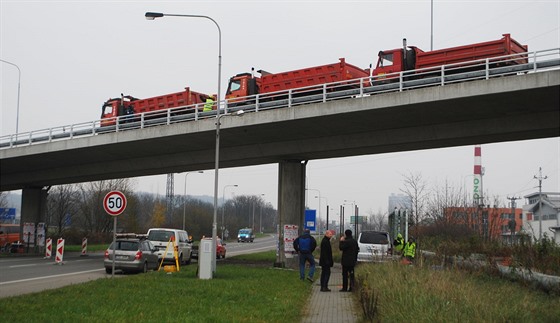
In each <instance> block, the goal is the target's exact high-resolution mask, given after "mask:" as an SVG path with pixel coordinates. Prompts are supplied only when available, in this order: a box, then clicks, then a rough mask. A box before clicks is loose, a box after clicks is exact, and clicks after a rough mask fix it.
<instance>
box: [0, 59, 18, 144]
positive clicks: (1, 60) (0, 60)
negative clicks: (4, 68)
mask: <svg viewBox="0 0 560 323" xmlns="http://www.w3.org/2000/svg"><path fill="white" fill-rule="evenodd" d="M0 62H3V63H6V64H9V65H12V66H15V67H16V68H17V70H18V85H17V108H16V140H17V135H18V133H19V89H20V84H21V70H20V69H19V66H17V65H16V64H14V63H11V62H8V61H5V60H3V59H0Z"/></svg>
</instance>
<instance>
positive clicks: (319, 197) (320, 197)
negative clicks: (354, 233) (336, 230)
mask: <svg viewBox="0 0 560 323" xmlns="http://www.w3.org/2000/svg"><path fill="white" fill-rule="evenodd" d="M315 198H316V199H317V198H318V199H319V220H320V219H322V217H321V199H325V203H326V206H327V222H329V221H328V216H329V200H327V198H326V197H322V196H321V195H319V196H315ZM317 222H319V221H317ZM327 227H328V223H327ZM319 233H321V223H319Z"/></svg>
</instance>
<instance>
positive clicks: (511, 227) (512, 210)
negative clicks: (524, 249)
mask: <svg viewBox="0 0 560 323" xmlns="http://www.w3.org/2000/svg"><path fill="white" fill-rule="evenodd" d="M507 199H508V200H510V201H511V219H510V220H509V221H508V228H509V230H510V231H509V232H510V243H511V244H513V233H514V231H515V227H516V226H517V222H516V221H515V208H516V206H517V205H516V204H515V200H519V199H521V198H520V197H515V196H513V197H509V196H508V198H507ZM511 221H513V224H512V222H511Z"/></svg>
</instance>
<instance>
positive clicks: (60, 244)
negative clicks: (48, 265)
mask: <svg viewBox="0 0 560 323" xmlns="http://www.w3.org/2000/svg"><path fill="white" fill-rule="evenodd" d="M63 255H64V239H62V238H58V240H57V241H56V258H55V262H56V263H57V264H61V263H62V257H63Z"/></svg>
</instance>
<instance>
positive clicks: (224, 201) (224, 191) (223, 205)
mask: <svg viewBox="0 0 560 323" xmlns="http://www.w3.org/2000/svg"><path fill="white" fill-rule="evenodd" d="M238 186H239V185H237V184H234V185H226V186H224V190H223V192H222V241H224V229H225V227H226V226H225V223H224V211H225V208H226V200H225V196H226V187H238Z"/></svg>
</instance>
